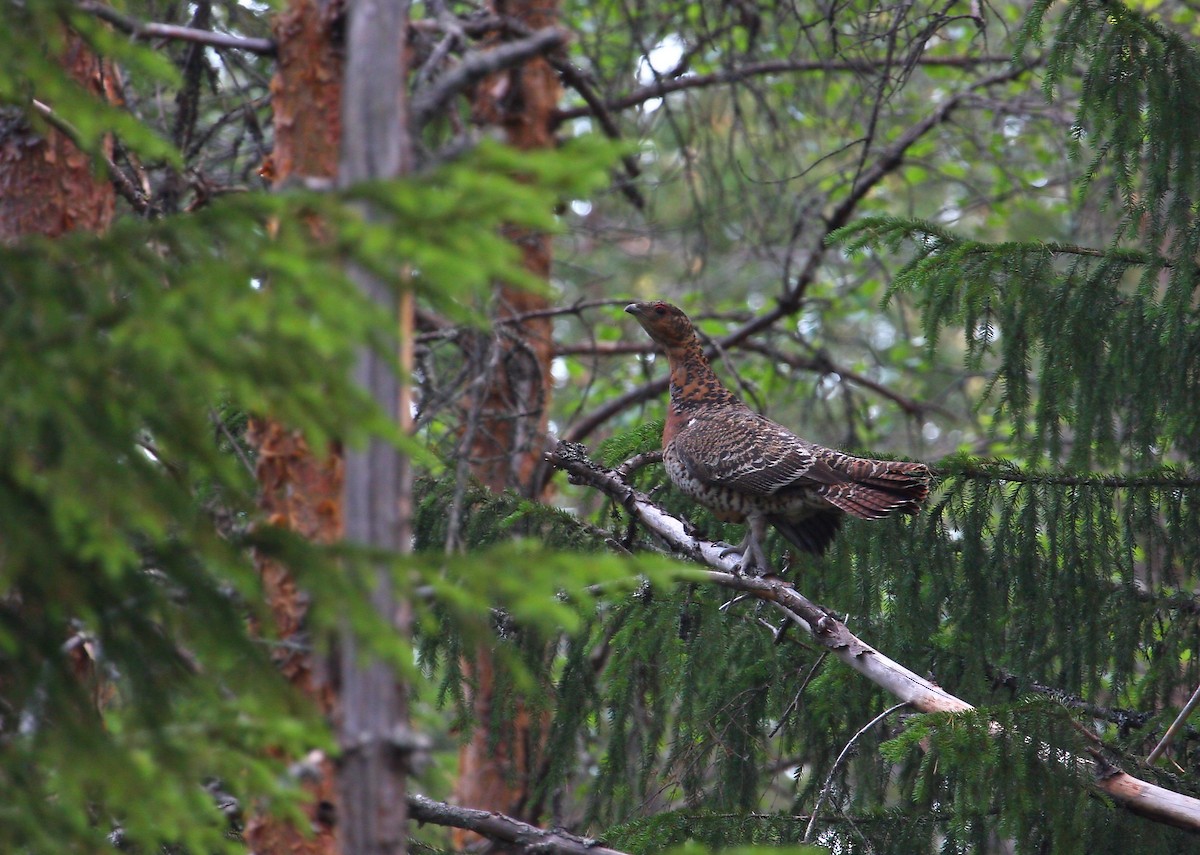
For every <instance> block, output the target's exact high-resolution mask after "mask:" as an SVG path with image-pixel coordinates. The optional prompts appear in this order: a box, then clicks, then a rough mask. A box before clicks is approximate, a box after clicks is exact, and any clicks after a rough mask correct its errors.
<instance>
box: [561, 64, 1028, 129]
mask: <svg viewBox="0 0 1200 855" xmlns="http://www.w3.org/2000/svg"><path fill="white" fill-rule="evenodd" d="M1011 62H1012V57H1011V56H1001V55H996V56H978V57H974V56H940V57H938V56H927V57H922V58H921V59H919V60H917V62H916V65H919V66H930V67H953V68H969V67H973V66H980V65H1007V64H1009V63H1011ZM894 65H895V62H894V61H889V60H888V59H886V58H881V59H879V60H841V61H836V62H834V61H829V60H820V59H805V60H792V59H781V60H772V61H769V62H753V63H747V64H746V65H743V66H740V67H739V68H730V69H723V70H721V71H714V72H712V73H711V74H694V75H689V76H687V77H676V78H670V77H661V78H659V79H657V80H655V81H654V82H653V83H648V84H646V85H645V86H640V87H638V88H637V89H634V90H633V91H631V92H628V93H626V94H625V95H622V96H620V97H618V98H614V99H612V100H611V101H608V102H606V103H605V104H604V107H605V109H606V110H608V111H610V112H611V111H619V110H628V109H629V108H630V107H637V106H639V105H641V104H644V103H645V102H647V101H649V100H650V99H651V98H662V97H663V96H664V95H669V94H671V93H672V92H682V91H684V90H687V89H704V88H706V87H709V86H719V85H721V84H725V83H738V82H740V81H742V80H746V79H749V78H752V77H766V76H769V75H772V74H794V73H798V72H801V73H802V72H810V71H853V72H855V73H864V72H870V71H875V70H877V69H880V68H890V67H892V66H894ZM580 94H581V95H582V93H580ZM591 115H594V113H593V109H592V107H591V105H590V104H589V105H588V106H586V107H572V108H570V109H566V110H559V111H558V113H557V114H556V115H555V119H556V121H558V122H559V123H562V122H565V121H569V120H571V119H578V118H582V117H583V116H591Z"/></svg>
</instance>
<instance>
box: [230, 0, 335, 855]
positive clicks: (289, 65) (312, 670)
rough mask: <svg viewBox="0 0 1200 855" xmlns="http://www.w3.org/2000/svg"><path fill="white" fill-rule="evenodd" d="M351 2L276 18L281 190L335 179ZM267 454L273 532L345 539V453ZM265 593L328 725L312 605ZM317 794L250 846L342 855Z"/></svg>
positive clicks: (271, 165) (273, 175)
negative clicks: (311, 631) (299, 823)
mask: <svg viewBox="0 0 1200 855" xmlns="http://www.w3.org/2000/svg"><path fill="white" fill-rule="evenodd" d="M344 15H345V8H344V4H343V2H342V0H290V2H289V4H288V7H287V8H286V9H285V10H284V11H283V12H282V13H281V14H280V15H279V16H278V18H276V21H275V39H276V42H277V43H278V46H279V47H278V51H279V53H278V66H277V68H278V70H277V73H276V75H275V78H274V80H272V81H271V96H272V106H273V108H274V113H275V149H274V151H273V152H272V154H271V159H270V161H269V162H268V163H266V164H264V173H265V174H266V175H267V176H268V177H269V178H270V179H271V180H272V181H273V182H274V183H275V184H277V185H278V184H281V183H283V182H285V181H287V180H288V179H290V178H292V177H294V176H305V177H318V178H328V179H333V178H334V177H335V176H336V175H337V168H338V152H339V143H340V140H341V113H340V111H341V103H342V65H343V54H342V45H341V41H340V38H339V37H338V35H337V33H338V32H339V31H340V27H341V24H342V19H343V17H344ZM247 439H248V440H249V442H250V443H251V444H252V445H253V446H255V448H256V449H257V452H258V469H257V475H258V481H259V485H260V494H259V503H260V505H261V507H262V508H263V510H264V511H265V513H266V516H267V520H268V522H269V523H270V524H272V525H282V526H286V527H287V528H290V529H292V530H293V531H296V532H298V533H300V534H302V535H303V536H305V537H307V538H310V539H312V540H315V541H318V542H320V543H332V542H334V541H337V540H339V539H341V537H342V528H343V524H342V484H343V467H342V455H341V451H340V449H338V448H332V449H329V450H328V452H327V454H325V455H323V456H318V455H316V454H314V453H313V451H312V450H311V449H310V448H309V447H308V443H307V442H305V440H304V437H303V436H301V435H300V434H299V433H298V432H296V431H294V430H290V429H288V428H287V427H285V426H284V425H281V424H279V423H278V422H276V421H273V420H271V419H268V418H255V419H252V420H251V423H250V430H249V433H248V436H247ZM259 573H260V575H261V577H262V580H263V591H264V594H265V596H266V597H267V601H268V603H269V604H270V607H271V613H272V615H273V617H274V619H275V629H276V632H277V633H278V635H279V637H280V639H281V640H283V641H286V642H293V644H290V645H285V646H281V647H280V648H278V649H277V652H276V662H277V664H278V665H279V667H280V669H281V670H282V671H283V673H284V675H285V676H286V677H287V679H288V680H290V681H291V682H292V683H293V685H295V686H297V687H298V688H299V689H300V690H301V691H303V692H304V693H305V694H306V695H308V696H309V697H311V698H312V699H313V700H314V701H315V702H316V703H317V705H318V706H319V707H320V709H321V710H322V711H323V712H324V713H325V714H327V715H332V714H333V709H334V701H335V698H334V694H333V688H332V687H331V686H330V684H329V681H328V679H327V676H326V671H325V669H324V667H323V663H321V662H319V661H318V660H317V659H316V657H314V656H313V654H312V653H311V652H310V650H309V647H310V645H309V641H310V640H309V638H308V634H307V628H306V622H305V621H306V617H307V614H308V599H307V597H306V595H305V594H304V592H303V591H301V590H299V588H297V586H296V582H295V580H294V579H293V577H292V575H291V573H289V572H288V570H287V568H285V567H283V566H281V565H279V564H278V563H276V562H273V561H265V560H260V562H259ZM319 772H320V774H319V776H318V777H317V778H316V779H315V780H313V781H311V782H310V783H309V784H308V786H309V789H310V790H311V799H310V801H309V803H308V805H307V806H306V808H305V812H306V813H307V815H308V819H309V828H308V829H299V828H296V827H295V826H294V825H292V824H291V823H287V822H283V821H281V820H277V819H275V818H272V817H268V816H265V815H262V814H256V815H253V816H251V817H250V819H249V821H248V822H247V825H246V830H245V837H246V841H247V843H248V844H249V846H250V848H251V849H252V850H253V851H254V852H256V853H258V855H335V853H337V852H338V851H339V850H338V841H337V835H336V832H335V828H334V825H333V824H332V822H331V820H332V817H333V816H334V811H333V810H332V807H333V806H334V805H335V804H336V803H337V798H336V785H335V781H334V771H333V766H332V764H331V763H330V762H329V761H328V760H325V761H322V763H321V765H320V767H319Z"/></svg>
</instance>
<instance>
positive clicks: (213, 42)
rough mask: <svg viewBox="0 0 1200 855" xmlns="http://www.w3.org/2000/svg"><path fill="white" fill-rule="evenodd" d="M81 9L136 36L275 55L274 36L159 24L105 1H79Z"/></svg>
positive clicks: (136, 37) (137, 37)
mask: <svg viewBox="0 0 1200 855" xmlns="http://www.w3.org/2000/svg"><path fill="white" fill-rule="evenodd" d="M78 8H79V10H80V11H81V12H87V13H88V14H89V15H95V16H96V17H97V18H99V19H100V20H102V21H107V22H108V23H110V24H112V25H113V26H114V27H116V28H117V29H118V30H120V31H121V32H123V33H128V34H129V35H131V36H133V37H134V38H135V39H172V40H175V41H184V42H194V43H196V44H201V45H207V46H209V47H215V48H226V49H231V50H244V51H249V52H250V53H257V54H262V55H264V56H274V55H275V42H274V41H272V40H271V39H255V38H248V37H246V36H231V35H229V34H227V33H215V32H213V31H212V30H201V29H196V28H195V27H180V26H176V25H174V24H156V23H152V22H148V21H139V20H138V19H137V18H131V17H130V16H128V15H125V14H122V13H121V12H118V11H117V10H116V9H114V8H112V7H111V6H106V5H104V4H103V3H96V2H92V0H82V2H80V3H79V4H78Z"/></svg>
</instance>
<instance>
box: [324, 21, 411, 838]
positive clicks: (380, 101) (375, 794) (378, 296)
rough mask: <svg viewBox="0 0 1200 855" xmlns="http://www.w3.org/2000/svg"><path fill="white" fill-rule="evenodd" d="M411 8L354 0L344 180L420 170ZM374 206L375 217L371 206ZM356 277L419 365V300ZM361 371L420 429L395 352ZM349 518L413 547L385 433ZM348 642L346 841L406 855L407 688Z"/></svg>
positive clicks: (352, 536)
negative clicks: (409, 45)
mask: <svg viewBox="0 0 1200 855" xmlns="http://www.w3.org/2000/svg"><path fill="white" fill-rule="evenodd" d="M408 13H409V4H408V0H352V2H351V5H350V22H349V27H348V30H347V32H348V36H347V42H346V51H347V64H346V89H345V92H344V94H343V98H342V122H343V127H344V128H345V133H344V135H343V139H342V155H341V163H340V168H339V171H338V180H339V183H341V184H342V185H343V186H347V185H352V184H354V183H356V182H359V181H365V180H369V179H377V178H395V177H397V176H399V175H402V174H403V173H405V172H407V171H409V170H410V169H411V168H412V154H411V149H412V145H411V143H410V140H409V136H408V130H407V126H408V112H407V98H406V91H407V90H406V78H407V63H408V56H407V51H406V49H405V44H406V34H407V30H408ZM363 213H364V216H367V217H370V216H371V212H370V211H369V210H366V211H364V212H363ZM351 275H352V276H353V277H354V278H355V280H356V281H357V282H358V284H359V286H360V287H361V288H362V289H363V291H364V292H365V293H366V294H367V296H368V297H370V298H371V299H372V300H373V301H374V302H376V303H378V304H380V305H382V306H385V307H387V308H388V309H389V314H390V315H391V316H392V317H397V316H398V317H399V318H400V330H399V338H400V347H401V355H400V363H401V366H402V370H407V368H408V366H410V365H411V364H412V356H411V353H412V350H411V348H412V329H413V319H412V302H411V299H410V296H409V295H408V294H407V293H406V294H404V295H403V297H402V299H398V297H397V294H396V293H395V290H394V289H393V288H392V286H391V285H390V284H389V283H388V282H386V281H384V280H381V279H380V278H378V277H377V276H376V275H375V274H373V273H370V272H368V271H366V270H361V269H352V270H351ZM354 379H355V382H357V383H358V384H360V385H361V386H363V387H364V388H366V389H367V390H369V391H370V393H371V395H372V397H373V398H374V399H375V401H376V403H377V404H378V405H379V406H380V407H381V408H382V409H383V410H384V411H385V412H386V413H388V414H389V415H390V416H391V417H392V419H394V420H395V421H396V422H398V423H399V424H400V425H401V427H402V428H405V429H406V430H407V429H408V428H409V427H410V425H409V422H410V413H411V408H410V402H411V390H410V388H409V379H408V378H407V377H402V376H399V375H398V374H397V372H396V370H395V369H394V368H393V366H392V364H391V361H390V360H388V359H387V358H386V357H385V356H384V355H382V354H379V353H377V352H375V351H373V350H371V349H369V348H364V350H363V353H362V355H361V357H360V359H359V363H358V366H357V368H356V370H355V378H354ZM346 514H347V518H346V539H347V540H348V541H350V542H351V543H354V544H361V545H364V546H370V547H374V548H382V549H386V550H387V551H388V552H390V553H393V554H395V553H408V552H411V551H412V471H411V468H410V463H409V460H408V459H407V457H405V456H404V455H402V454H401V453H400V452H399V451H398V450H397V449H396V448H395V447H394V446H392V445H391V444H389V443H387V442H384V441H383V440H380V439H372V440H371V442H370V444H369V445H368V446H367V449H366V450H365V451H355V452H351V453H350V454H349V455H348V456H347V460H346ZM370 572H371V573H372V578H371V580H370V583H371V590H372V595H371V599H372V605H373V606H374V608H375V611H376V613H377V614H378V615H379V616H380V617H381V618H383V619H384V620H385V621H387V622H389V623H391V624H392V625H393V626H394V627H395V629H396V631H397V632H398V633H400V634H401V635H403V636H405V637H407V636H408V634H409V624H410V620H411V618H410V613H409V610H408V608H407V607H406V604H403V603H400V602H398V601H397V598H396V595H395V592H394V590H393V582H392V568H391V566H390V564H389V563H387V562H385V563H382V564H380V565H379V566H378V567H376V568H372V569H371V571H370ZM340 643H341V655H340V668H339V674H340V677H341V683H342V691H341V696H340V700H341V709H340V720H339V722H338V737H339V740H340V743H341V748H342V759H341V768H340V769H339V772H338V789H339V795H340V796H341V809H340V811H339V815H338V826H339V829H340V836H341V840H342V846H343V848H344V850H345V851H346V852H347V853H348V855H394V853H401V852H404V851H405V849H406V846H407V820H408V808H407V805H406V803H405V788H406V785H407V773H408V765H409V759H410V758H411V756H412V752H413V751H414V750H415V748H416V745H415V742H414V738H413V735H412V733H411V731H410V729H409V723H408V704H407V697H406V694H405V687H404V686H403V685H401V684H400V683H399V681H398V678H397V675H396V673H395V672H394V670H393V669H392V667H391V666H389V665H388V664H387V663H386V662H385V661H383V660H382V659H380V658H379V657H378V656H373V655H370V654H368V655H366V656H364V655H363V654H362V652H361V651H360V649H359V639H358V635H357V634H356V633H355V631H354V630H353V629H352V628H349V627H347V628H346V630H345V631H343V632H342V634H341V642H340Z"/></svg>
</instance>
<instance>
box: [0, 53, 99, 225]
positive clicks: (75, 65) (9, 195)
mask: <svg viewBox="0 0 1200 855" xmlns="http://www.w3.org/2000/svg"><path fill="white" fill-rule="evenodd" d="M61 62H62V65H63V67H64V68H65V69H66V70H67V72H68V74H70V76H71V77H72V78H73V79H74V80H75V81H76V82H78V83H79V85H80V86H82V87H83V88H84V89H86V90H87V91H88V92H89V93H91V94H92V95H95V96H97V97H99V98H101V99H103V100H107V101H110V102H112V101H115V100H116V87H115V85H114V80H113V77H112V71H111V69H110V68H109V67H108V66H107V64H106V63H105V62H104V60H102V59H100V58H99V57H97V56H96V55H95V54H94V53H92V52H91V51H90V50H89V49H88V47H87V45H86V44H85V43H84V41H83V39H81V38H80V37H79V36H77V35H76V34H74V33H67V35H66V49H65V50H64V52H63V55H62V57H61ZM34 97H35V98H36V97H37V94H36V93H34ZM49 106H50V108H51V109H53V107H54V105H53V104H51V105H49ZM101 151H102V153H103V154H104V155H106V156H108V157H111V155H112V139H111V138H105V140H104V141H103V142H102V143H101ZM99 174H102V173H101V172H100V170H97V169H96V168H95V164H94V163H93V161H92V158H91V157H89V156H88V154H87V153H86V152H84V151H82V150H80V148H79V147H78V146H76V145H75V143H74V142H72V141H71V139H70V138H69V137H68V136H67V134H66V133H64V132H63V131H61V130H59V129H57V128H54V127H45V128H42V129H35V128H34V127H33V126H31V125H30V124H29V122H28V121H27V120H26V117H25V116H24V115H23V114H22V113H21V111H19V110H17V109H14V108H3V109H0V243H13V242H15V241H17V240H19V239H20V238H23V237H29V236H31V235H42V236H44V237H51V238H53V237H58V236H59V235H62V234H64V233H66V232H69V231H74V230H76V229H79V230H82V231H92V232H102V231H104V230H105V229H107V228H108V225H109V223H111V222H112V217H113V211H114V208H115V202H116V194H115V193H114V191H113V187H112V184H111V183H109V182H108V181H107V180H105V179H103V178H100V177H98V175H99Z"/></svg>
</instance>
